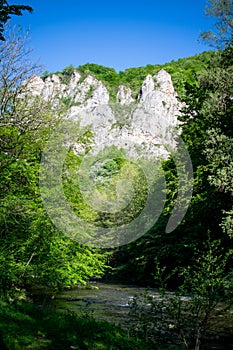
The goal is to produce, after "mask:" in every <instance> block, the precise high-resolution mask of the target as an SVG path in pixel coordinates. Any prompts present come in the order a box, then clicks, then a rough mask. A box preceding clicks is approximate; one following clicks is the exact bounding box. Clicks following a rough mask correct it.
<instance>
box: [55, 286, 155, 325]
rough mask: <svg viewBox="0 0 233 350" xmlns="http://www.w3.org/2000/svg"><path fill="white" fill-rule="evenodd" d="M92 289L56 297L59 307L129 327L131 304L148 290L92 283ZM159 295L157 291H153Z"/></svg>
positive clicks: (76, 290) (74, 291) (68, 292)
mask: <svg viewBox="0 0 233 350" xmlns="http://www.w3.org/2000/svg"><path fill="white" fill-rule="evenodd" d="M90 287H91V288H90V289H73V290H70V291H66V292H64V293H62V294H59V295H58V296H57V297H56V300H57V302H58V306H59V307H61V308H62V309H64V308H65V309H69V310H72V311H75V312H77V313H80V314H84V313H89V314H93V316H94V317H95V318H97V319H102V320H107V321H109V322H112V323H115V324H120V325H121V326H123V327H124V326H125V327H127V325H128V324H129V321H131V319H132V316H130V317H129V311H130V302H131V301H132V300H133V297H134V296H135V295H140V294H143V293H145V292H146V288H143V287H137V286H128V285H121V284H108V283H92V284H91V286H90ZM152 291H153V293H154V294H157V292H156V290H151V292H152Z"/></svg>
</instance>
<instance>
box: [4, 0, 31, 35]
mask: <svg viewBox="0 0 233 350" xmlns="http://www.w3.org/2000/svg"><path fill="white" fill-rule="evenodd" d="M23 11H29V12H30V13H32V11H33V9H32V7H31V6H27V5H9V3H8V1H6V0H1V1H0V40H1V41H4V40H5V36H4V35H3V31H4V25H5V24H6V22H7V21H8V20H9V19H10V18H11V16H12V15H16V16H22V13H23Z"/></svg>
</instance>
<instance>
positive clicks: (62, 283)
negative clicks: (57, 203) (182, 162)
mask: <svg viewBox="0 0 233 350" xmlns="http://www.w3.org/2000/svg"><path fill="white" fill-rule="evenodd" d="M6 6H7V2H3V3H2V4H1V7H3V8H4V9H6ZM23 9H26V10H27V9H28V8H27V7H25V8H24V7H22V8H21V10H23ZM11 10H12V9H11ZM21 10H20V8H19V11H21ZM208 11H209V13H210V15H212V16H213V17H214V18H216V20H217V26H216V32H208V33H203V35H202V36H203V39H204V40H206V41H208V42H211V43H212V45H213V46H214V50H211V51H207V52H204V53H202V54H197V55H195V56H193V57H188V58H182V59H179V60H177V61H172V62H169V63H166V64H164V65H147V66H146V67H139V68H129V69H127V70H125V71H123V72H119V73H117V72H116V71H115V70H114V69H113V68H108V67H104V66H99V65H98V64H89V63H87V64H85V65H82V66H79V67H74V66H73V65H70V66H68V67H66V68H64V70H63V71H62V72H56V74H57V75H58V76H59V77H60V79H61V81H62V82H63V83H68V82H69V80H70V78H71V76H72V74H73V72H74V71H75V70H77V71H79V72H80V74H81V76H82V78H81V79H84V78H85V77H86V76H87V75H92V76H94V77H96V78H97V79H98V80H100V81H102V82H103V84H104V85H105V86H106V87H107V89H108V91H109V93H110V98H111V101H112V102H115V101H116V93H117V89H118V86H119V85H120V84H123V85H126V86H128V87H130V88H131V90H132V92H133V97H134V98H135V99H136V98H137V96H138V95H139V93H140V88H141V85H142V82H143V81H144V79H145V78H146V76H147V75H148V74H151V75H154V74H156V73H157V72H158V71H159V70H160V69H161V68H163V69H165V70H166V71H167V72H168V73H170V74H171V77H172V81H173V84H174V87H175V90H176V91H177V93H178V96H179V99H180V100H181V101H182V102H184V107H183V110H182V116H180V122H181V125H182V134H181V137H182V139H183V141H184V142H185V145H186V147H187V150H188V152H189V154H190V157H191V160H192V165H193V172H194V183H193V195H192V200H191V204H190V205H189V208H188V211H187V214H186V216H185V218H184V219H183V221H182V222H181V224H180V225H179V226H178V227H177V228H176V229H175V230H174V231H172V232H171V233H166V225H167V222H168V220H169V217H170V215H171V212H172V210H173V208H174V205H175V203H176V198H177V193H178V187H179V186H178V174H177V169H176V164H175V162H174V160H173V159H172V157H170V158H169V159H167V160H163V161H162V169H163V172H164V174H165V178H166V203H165V207H164V209H163V212H162V214H161V216H160V218H159V220H158V221H157V223H156V224H155V225H154V226H153V227H151V228H150V230H149V232H147V233H146V234H145V235H143V236H142V237H141V238H139V239H137V240H135V241H133V242H132V243H129V244H127V245H124V246H121V247H118V248H113V249H110V248H108V249H101V248H96V247H93V246H88V245H84V244H80V243H79V242H78V240H72V239H70V238H68V237H67V236H66V235H64V233H63V232H61V231H60V230H59V229H57V228H56V227H55V226H54V225H53V223H52V222H51V220H50V218H49V216H48V214H47V213H46V211H45V209H44V207H43V202H42V199H41V194H40V180H39V175H40V161H41V155H42V152H43V149H44V148H45V146H46V142H47V141H48V139H49V136H50V135H51V133H52V131H53V130H54V128H56V126H57V125H59V123H60V121H61V120H62V119H63V117H64V115H66V112H67V108H68V107H69V105H67V103H66V102H67V101H65V100H64V98H63V99H62V98H61V99H60V100H59V101H58V102H57V103H56V104H55V105H54V103H53V102H52V101H50V100H46V101H45V100H43V99H41V98H40V97H38V96H31V95H30V94H29V93H28V92H27V87H26V86H25V81H26V80H27V79H28V78H29V77H31V76H32V75H33V74H36V73H38V69H39V67H37V66H36V65H31V64H30V63H29V57H30V52H29V51H28V49H27V46H26V37H25V35H24V33H23V32H21V31H19V32H15V30H13V29H11V28H10V29H8V31H6V32H4V38H3V39H4V40H3V41H2V42H1V45H0V103H1V110H0V165H1V173H0V189H1V191H0V199H1V206H0V308H1V311H0V348H1V349H9V350H14V349H21V350H25V349H55V348H56V349H65V348H67V349H68V348H73V349H146V347H148V349H155V348H156V349H162V347H160V346H162V345H161V344H163V341H161V344H160V342H159V341H158V338H156V337H155V339H156V342H153V340H152V339H151V338H150V339H148V336H145V334H144V338H143V335H141V333H140V332H139V333H138V334H137V333H136V335H135V334H133V335H132V334H127V333H126V332H124V331H123V330H121V329H119V328H117V327H115V326H111V325H110V324H105V323H101V322H98V321H95V320H94V319H93V318H88V317H86V318H85V317H84V318H78V317H77V316H76V315H73V314H67V315H66V314H64V315H62V314H61V313H59V312H56V310H54V309H53V308H52V307H51V308H46V306H44V309H43V310H41V309H38V308H37V306H36V305H34V304H33V291H35V290H38V289H40V290H43V292H46V294H47V295H49V296H50V297H52V298H54V296H56V293H57V292H58V291H60V290H64V289H69V288H72V287H76V286H77V285H86V284H88V282H89V281H90V280H92V279H95V280H96V279H103V280H105V281H120V282H124V283H131V284H139V285H144V286H150V287H157V288H160V291H161V297H166V296H167V294H166V291H167V290H172V291H174V292H175V294H176V297H177V299H176V303H175V302H173V301H168V302H169V303H170V304H169V305H170V306H169V307H170V308H169V307H168V306H166V307H167V309H169V310H170V315H169V317H173V318H175V319H176V321H177V323H175V324H176V326H174V327H175V330H176V332H177V334H178V336H179V339H180V347H178V345H177V344H176V348H173V349H182V348H185V349H195V350H198V349H202V347H201V346H202V345H201V344H202V343H201V342H202V339H203V337H204V336H205V334H206V333H205V332H206V330H207V328H208V327H207V324H208V321H209V318H210V316H211V315H212V312H213V311H214V310H215V308H216V306H217V305H219V303H222V302H224V305H225V306H226V307H228V308H230V307H232V290H233V270H232V266H233V258H232V252H233V245H232V237H233V201H232V199H233V180H232V172H233V158H232V154H233V97H232V96H233V78H232V77H233V46H232V30H233V23H232V18H233V4H232V2H231V1H212V6H210V7H209V8H208ZM9 14H12V13H11V12H9ZM13 14H16V15H17V14H18V12H17V11H16V13H15V12H13ZM0 21H1V23H2V24H1V26H0V33H1V28H3V27H4V26H5V22H6V21H5V17H3V18H2V17H0ZM0 39H1V38H0ZM49 75H50V73H49V72H45V73H44V74H43V76H42V77H43V78H46V77H47V76H49ZM91 138H92V135H91V133H90V132H89V131H87V132H86V133H85V134H84V135H83V137H82V138H77V143H79V145H81V146H82V147H83V149H84V152H83V154H80V155H78V156H77V154H75V153H74V152H73V151H72V150H70V151H69V153H68V154H67V157H66V161H65V163H64V167H63V175H62V179H63V188H64V193H65V195H66V198H67V199H68V200H69V204H70V205H71V206H72V208H74V211H75V213H76V215H77V216H79V215H80V216H81V217H82V218H83V219H85V220H87V221H91V222H95V223H96V224H97V225H105V226H106V225H114V224H119V223H121V220H123V221H122V222H123V223H124V222H126V221H127V220H130V219H131V218H132V216H133V213H136V214H137V213H138V212H139V211H140V210H141V207H142V206H143V203H144V201H145V198H144V197H143V193H142V191H143V189H144V185H145V184H144V177H143V176H142V174H139V173H136V171H135V170H134V168H133V167H132V169H131V170H130V174H132V175H134V176H135V178H136V184H137V191H136V194H137V198H135V201H134V204H133V205H132V207H130V208H129V209H128V211H127V213H126V214H125V217H124V218H123V219H122V218H121V217H119V215H118V216H117V215H115V216H114V215H112V216H111V217H110V218H109V217H108V218H107V219H106V218H104V217H101V216H100V215H99V214H98V213H97V212H95V211H94V210H92V209H90V207H89V206H88V204H86V203H85V200H84V198H83V197H82V195H81V192H80V189H79V188H78V187H77V183H76V182H73V181H72V176H70V174H71V175H72V173H73V172H74V171H75V169H76V168H77V167H78V166H79V165H80V163H81V160H82V157H83V156H84V154H85V151H86V150H87V149H89V147H91ZM181 147H182V145H179V144H178V147H177V152H179V149H180V148H181ZM124 166H125V162H124V161H123V160H122V159H114V160H113V161H112V162H108V163H106V164H105V167H104V168H103V169H102V170H101V171H99V178H100V179H101V181H102V182H101V181H100V182H99V188H100V189H101V190H104V188H106V189H108V179H109V178H110V177H112V178H113V179H114V177H117V175H118V173H119V172H120V170H121V169H122V168H123V167H124ZM106 184H107V185H106ZM113 184H114V181H113ZM105 186H106V187H105ZM184 186H185V185H184ZM53 191H56V187H55V188H53ZM76 234H77V236H78V234H79V232H77V233H76ZM80 234H81V233H80ZM184 294H187V295H190V298H191V303H190V305H191V306H190V308H193V309H192V310H195V312H194V313H193V315H194V316H193V318H190V317H191V316H192V312H191V311H190V310H191V309H189V310H188V311H187V310H186V309H185V311H184V310H183V309H182V308H183V304H182V303H181V300H182V299H181V298H180V296H181V295H184ZM145 298H149V296H145ZM150 302H151V304H152V306H153V307H154V308H153V315H156V313H161V314H162V311H161V309H159V307H158V305H154V304H153V302H152V301H151V300H150ZM166 305H168V304H166ZM138 308H139V306H138V304H137V301H135V305H134V309H135V310H136V311H138V310H139V309H138ZM140 312H141V313H140ZM140 312H139V314H140V315H141V316H143V315H144V313H143V312H144V311H143V310H141V311H140ZM182 312H183V313H182ZM178 315H179V317H178ZM180 315H182V317H183V318H182V321H181V318H180V317H181V316H180ZM144 316H145V315H144ZM194 318H195V319H198V322H199V320H200V322H199V323H198V322H197V323H198V325H197V323H195V327H196V328H195V327H194V333H195V334H194V335H193V334H191V332H190V330H187V329H186V328H187V327H186V326H187V323H189V324H190V325H191V321H190V320H191V319H192V320H193V319H194ZM161 319H162V318H161ZM161 319H160V321H158V322H162V321H161ZM143 322H148V324H149V322H151V320H150V319H149V318H147V316H146V317H144V319H143ZM169 322H170V321H169ZM174 322H175V321H174ZM29 325H30V326H29ZM167 326H169V325H167V324H166V323H163V327H167ZM190 327H191V326H190ZM54 328H56V329H57V333H56V334H55V335H54V333H53V332H54V331H53V330H54ZM217 331H218V330H217V328H215V332H216V334H217ZM185 332H186V333H187V335H184V333H185ZM58 334H59V336H58ZM79 334H82V336H79ZM90 334H92V336H91V337H90V338H89V335H90ZM140 335H141V337H142V338H143V339H140ZM232 337H233V334H232ZM88 339H89V340H88ZM145 340H146V342H145ZM164 342H165V340H164ZM169 344H170V343H169ZM195 344H196V345H195ZM169 346H170V345H169ZM164 349H168V345H165V348H164ZM203 349H204V347H203Z"/></svg>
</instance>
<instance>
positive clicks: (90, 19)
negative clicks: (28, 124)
mask: <svg viewBox="0 0 233 350" xmlns="http://www.w3.org/2000/svg"><path fill="white" fill-rule="evenodd" d="M10 3H16V1H13V0H12V1H11V2H10ZM18 3H20V4H23V3H24V4H27V5H31V6H32V7H33V8H34V12H33V14H32V15H30V14H26V13H25V14H24V15H23V16H22V17H20V18H19V17H15V18H14V19H13V21H12V22H13V23H19V24H21V25H22V26H23V28H27V27H29V28H30V35H31V44H30V45H31V47H32V48H33V50H34V52H33V59H35V60H37V59H39V60H40V63H41V64H42V65H43V66H44V70H48V71H50V72H55V71H58V70H62V69H63V68H64V67H65V66H68V65H70V64H73V65H74V66H75V67H77V66H79V65H81V64H84V63H87V62H89V63H97V64H101V65H105V66H108V67H113V68H115V69H116V70H117V71H119V70H124V69H126V68H129V67H139V66H144V65H146V64H160V63H165V62H169V61H171V60H172V59H174V60H176V59H178V58H181V57H188V56H191V55H194V54H196V53H200V52H202V51H206V50H208V49H209V47H208V46H206V45H204V44H200V43H198V37H199V35H200V33H201V32H202V31H204V30H208V29H210V26H211V20H210V19H208V18H207V17H206V16H205V6H206V1H205V0H176V1H175V0H163V1H156V0H140V1H139V0H116V1H111V0H109V1H105V0H99V1H98V0H97V1H92V0H85V1H83V0H69V1H55V0H47V1H45V0H44V1H40V0H22V1H18Z"/></svg>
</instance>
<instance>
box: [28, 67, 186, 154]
mask: <svg viewBox="0 0 233 350" xmlns="http://www.w3.org/2000/svg"><path fill="white" fill-rule="evenodd" d="M27 85H28V88H29V90H30V91H31V93H32V94H33V95H34V96H35V95H41V96H43V98H45V99H48V98H51V97H52V98H53V97H55V96H56V97H59V98H61V97H69V98H70V99H71V100H72V103H71V107H70V109H69V111H68V117H70V118H72V119H75V120H79V121H80V125H81V126H85V127H86V126H90V128H91V130H92V132H93V135H94V143H95V147H94V149H96V150H97V151H98V150H103V149H104V148H105V147H106V146H107V147H108V146H111V145H115V146H116V147H118V148H124V149H125V150H126V153H127V154H128V155H130V156H133V157H140V155H144V156H145V155H147V156H148V157H150V158H151V157H166V156H167V155H168V151H167V146H168V145H169V147H173V148H174V147H175V141H174V137H173V133H172V130H173V129H174V128H175V127H177V125H178V124H179V123H178V119H177V117H178V115H179V114H180V110H181V107H182V104H181V102H180V101H179V99H178V97H177V94H176V92H175V90H174V87H173V84H172V80H171V76H170V75H169V74H168V73H167V72H166V71H165V70H163V69H162V70H160V71H159V72H158V73H157V74H156V75H155V76H151V75H148V76H147V77H146V79H145V80H144V82H143V84H142V87H141V91H140V94H139V96H138V99H137V100H134V99H133V97H132V91H131V89H130V88H129V87H126V86H124V85H119V88H118V92H117V96H116V100H117V104H116V105H115V107H114V108H113V106H112V104H109V93H108V90H107V88H106V87H105V86H104V84H103V83H102V82H101V81H98V80H97V79H96V78H94V77H93V76H91V75H88V76H87V77H86V78H85V79H83V78H82V77H81V74H80V73H79V72H78V71H75V72H74V73H73V75H72V77H71V79H70V82H69V84H67V85H66V84H63V83H62V82H61V81H60V78H59V76H57V75H55V74H53V75H51V76H50V77H48V78H46V79H45V80H43V79H42V78H40V77H39V76H33V77H32V78H31V79H30V80H29V81H28V82H27ZM119 105H120V108H119ZM131 107H132V108H131Z"/></svg>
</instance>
